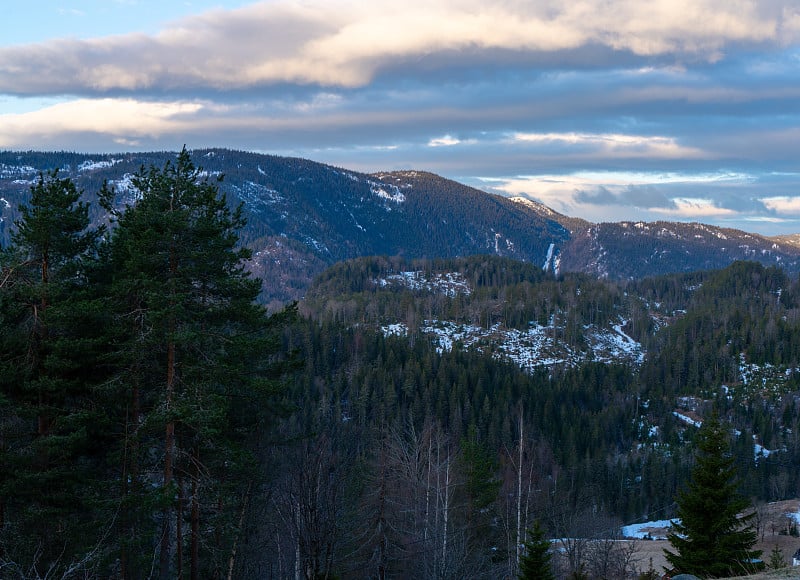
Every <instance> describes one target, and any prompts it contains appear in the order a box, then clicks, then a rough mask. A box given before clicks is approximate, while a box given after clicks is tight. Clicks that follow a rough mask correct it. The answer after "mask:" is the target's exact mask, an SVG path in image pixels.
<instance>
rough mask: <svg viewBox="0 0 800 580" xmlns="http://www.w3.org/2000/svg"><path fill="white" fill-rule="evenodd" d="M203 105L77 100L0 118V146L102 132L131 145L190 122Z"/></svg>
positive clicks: (20, 145)
mask: <svg viewBox="0 0 800 580" xmlns="http://www.w3.org/2000/svg"><path fill="white" fill-rule="evenodd" d="M203 108H204V107H203V105H202V104H200V103H193V102H165V103H162V102H152V103H148V102H139V101H135V100H133V99H98V100H91V99H80V100H76V101H69V102H65V103H59V104H55V105H52V106H49V107H46V108H44V109H40V110H38V111H31V112H26V113H19V114H5V115H0V147H9V148H13V147H25V146H26V143H28V142H29V140H30V139H31V138H32V137H38V138H42V139H47V138H48V137H50V136H55V135H59V134H62V133H102V134H108V135H111V136H112V137H113V138H114V140H115V142H117V143H120V144H124V145H131V144H132V143H136V142H137V141H136V138H137V137H145V136H147V137H153V136H158V135H160V134H163V133H165V132H170V131H175V130H176V129H178V128H180V127H184V126H186V125H187V124H188V123H189V119H191V118H192V117H193V116H194V115H195V114H197V113H198V112H200V111H201V110H202V109H203Z"/></svg>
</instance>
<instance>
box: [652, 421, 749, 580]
mask: <svg viewBox="0 0 800 580" xmlns="http://www.w3.org/2000/svg"><path fill="white" fill-rule="evenodd" d="M729 439H730V430H729V429H726V428H725V427H724V426H723V424H722V423H721V422H720V421H719V419H718V418H717V416H716V415H713V416H712V417H711V418H710V419H708V420H706V421H704V422H703V425H702V427H701V428H700V430H699V432H698V434H697V450H696V454H695V455H696V464H695V466H694V468H693V470H692V478H691V482H690V484H689V486H688V487H687V488H686V489H685V490H684V491H683V492H682V493H680V494H679V496H678V500H677V501H678V518H679V519H680V522H676V523H674V524H673V531H672V533H671V534H670V535H669V541H670V543H671V544H672V546H673V547H674V548H675V551H674V552H672V551H670V550H665V553H666V557H667V560H668V561H669V563H670V564H671V565H672V567H673V569H674V570H675V571H677V572H682V573H687V574H694V575H697V576H700V577H704V578H709V577H710V578H722V577H727V576H732V575H741V574H743V573H746V572H747V571H749V570H752V569H753V568H754V567H755V565H754V561H755V560H757V559H758V558H759V556H760V555H761V552H760V551H758V550H753V549H752V548H753V546H754V545H755V543H756V539H757V538H756V532H755V530H754V529H753V528H752V526H751V525H750V519H751V518H752V516H751V515H745V516H743V515H741V514H742V512H744V511H745V510H747V508H748V507H749V506H750V504H749V502H748V501H747V500H746V499H745V498H744V497H743V496H741V495H740V494H739V493H738V491H737V486H738V482H737V478H736V469H735V465H734V458H733V457H732V456H731V453H730V441H729Z"/></svg>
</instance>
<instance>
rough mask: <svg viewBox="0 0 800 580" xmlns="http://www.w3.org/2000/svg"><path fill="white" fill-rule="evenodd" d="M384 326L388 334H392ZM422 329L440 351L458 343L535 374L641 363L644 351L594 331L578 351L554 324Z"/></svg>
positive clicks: (431, 325)
mask: <svg viewBox="0 0 800 580" xmlns="http://www.w3.org/2000/svg"><path fill="white" fill-rule="evenodd" d="M387 329H388V327H384V333H387V332H388V330H387ZM420 330H421V331H422V332H424V333H426V334H430V335H432V337H433V339H434V342H435V343H436V345H437V350H438V351H439V352H442V351H448V350H451V349H452V348H453V346H454V345H455V344H460V345H461V346H462V347H463V348H466V349H474V350H478V351H480V352H485V353H491V354H492V355H493V356H495V357H497V358H504V359H506V360H510V361H512V362H514V363H516V364H517V365H519V366H520V367H522V368H523V369H526V370H528V371H533V370H535V369H537V368H541V367H550V366H555V365H568V366H577V365H578V364H580V363H581V362H584V361H586V360H589V359H592V360H596V361H609V362H610V361H618V362H622V361H626V362H630V363H634V364H639V363H641V362H642V361H643V360H644V351H643V349H642V346H641V345H640V344H639V343H636V342H635V341H633V340H632V339H630V337H626V338H621V337H620V336H619V335H618V334H617V333H616V332H610V331H607V330H602V329H594V328H593V329H591V331H590V332H589V333H587V343H588V344H589V349H588V350H586V351H582V350H577V349H575V348H572V347H571V346H569V345H568V344H566V343H565V342H564V341H563V340H561V339H560V333H561V329H560V328H559V327H557V326H555V325H553V324H550V325H547V326H541V325H538V324H531V326H530V327H529V328H528V329H527V330H524V331H523V330H519V329H516V328H506V327H504V326H503V325H502V324H501V323H496V324H494V325H493V326H491V327H490V328H486V327H482V326H475V325H471V324H458V323H455V322H451V321H442V320H426V321H425V324H424V325H423V326H422V327H421V328H420Z"/></svg>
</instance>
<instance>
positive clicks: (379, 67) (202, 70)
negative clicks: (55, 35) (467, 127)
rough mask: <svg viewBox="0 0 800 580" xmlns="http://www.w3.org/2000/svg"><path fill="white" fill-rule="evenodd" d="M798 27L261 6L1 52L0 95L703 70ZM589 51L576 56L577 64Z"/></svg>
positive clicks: (665, 15)
mask: <svg viewBox="0 0 800 580" xmlns="http://www.w3.org/2000/svg"><path fill="white" fill-rule="evenodd" d="M799 22H800V9H798V7H797V6H796V4H795V3H794V2H790V1H788V0H787V1H778V0H771V1H770V2H755V1H748V0H654V1H652V2H640V1H639V0H618V1H615V2H607V1H605V0H587V1H585V2H569V3H564V2H561V1H557V0H540V1H537V2H530V1H526V0H506V1H505V2H502V3H499V2H498V3H489V4H487V3H486V2H483V1H481V0H406V1H404V2H402V3H397V2H393V1H389V0H386V1H373V2H358V1H354V0H353V1H347V0H338V1H337V0H308V1H307V2H304V3H297V2H291V3H290V2H259V3H256V4H253V5H251V6H247V7H244V8H240V9H237V10H228V11H224V10H214V11H211V12H208V13H205V14H202V15H198V16H194V17H190V18H186V19H183V20H180V21H178V22H176V23H175V24H173V25H171V26H169V27H167V28H165V29H164V30H163V31H162V32H161V33H159V34H157V35H143V34H128V35H120V36H111V37H105V38H94V39H89V40H77V39H60V40H53V41H50V42H46V43H41V44H33V45H24V46H15V47H8V48H4V49H1V50H0V92H6V93H10V94H20V95H23V94H28V95H36V94H38V95H43V94H92V93H105V92H109V91H139V90H150V91H159V90H163V91H170V90H182V89H197V88H199V87H202V88H206V89H212V90H216V91H230V90H237V89H245V88H248V87H259V86H268V85H276V84H282V83H290V84H300V85H316V86H326V87H361V86H365V85H366V84H368V83H369V82H371V81H372V80H374V79H375V78H376V75H378V74H379V73H381V72H386V71H389V70H392V68H393V67H402V66H404V65H405V64H406V63H408V62H414V61H417V62H420V61H426V60H430V59H431V57H436V56H437V55H438V56H442V55H444V56H447V55H450V56H451V57H454V58H457V59H459V58H460V59H467V60H466V61H465V62H468V61H469V60H470V59H472V58H474V56H475V54H483V53H490V54H491V58H492V59H494V64H495V65H501V64H503V63H505V62H507V61H508V62H516V61H518V60H519V58H520V55H526V56H525V57H524V58H525V59H527V60H529V61H531V62H536V61H537V60H540V61H547V60H550V59H551V56H550V55H554V54H559V53H562V52H563V53H565V54H567V53H568V54H569V55H570V58H576V56H577V55H579V54H580V53H575V52H574V51H576V50H577V49H580V48H583V47H602V48H606V49H610V50H612V51H614V52H617V53H626V54H632V55H635V56H637V57H641V58H649V57H654V56H663V55H670V57H671V58H674V59H678V60H684V59H688V60H693V61H694V60H696V61H705V62H714V61H716V60H719V59H720V58H722V57H723V56H724V54H725V51H726V50H727V49H729V48H730V47H732V46H736V45H739V44H750V45H754V46H755V45H758V46H765V45H766V46H769V45H772V46H774V47H776V48H777V47H780V46H784V45H788V44H791V43H794V42H797V41H798V39H800V24H798V23H799ZM570 51H572V52H570ZM591 54H592V51H591V50H590V51H587V52H585V53H584V55H583V56H582V57H581V58H584V59H586V64H588V65H589V66H591V65H592V62H593V61H592V57H591ZM458 55H460V56H458ZM434 60H435V58H434ZM450 64H452V62H450Z"/></svg>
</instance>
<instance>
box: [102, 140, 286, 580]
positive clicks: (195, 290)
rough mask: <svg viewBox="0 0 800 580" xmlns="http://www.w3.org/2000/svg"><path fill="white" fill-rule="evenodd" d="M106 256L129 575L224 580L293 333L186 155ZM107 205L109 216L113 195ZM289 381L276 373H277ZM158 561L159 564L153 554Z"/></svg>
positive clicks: (143, 187)
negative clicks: (286, 340) (265, 302)
mask: <svg viewBox="0 0 800 580" xmlns="http://www.w3.org/2000/svg"><path fill="white" fill-rule="evenodd" d="M133 184H134V186H135V187H136V188H137V190H138V191H139V193H140V195H141V197H140V199H139V200H138V202H137V203H136V205H135V206H131V207H128V208H127V209H126V210H125V211H124V212H121V213H119V212H118V213H116V218H117V227H116V229H115V230H114V231H113V237H112V239H111V242H110V248H109V250H108V265H107V268H108V271H109V274H110V275H109V283H110V288H109V290H108V294H109V296H111V297H112V300H111V304H110V307H111V308H113V311H114V320H115V326H116V328H115V333H116V335H117V337H118V338H117V339H116V341H115V348H114V352H113V353H112V354H111V360H112V363H113V366H114V367H115V368H116V369H117V374H116V378H115V380H114V381H111V382H109V388H110V391H111V392H110V398H112V399H115V400H117V401H118V402H119V407H118V409H117V411H116V416H117V417H118V419H117V425H119V429H120V432H119V433H118V437H117V438H118V440H119V441H120V446H119V460H118V461H119V464H118V469H119V471H120V473H119V479H120V481H121V483H122V490H121V494H122V496H121V505H122V506H123V509H122V513H121V514H120V526H119V542H120V547H121V550H120V556H119V561H120V567H121V570H120V575H121V576H123V577H125V578H138V577H142V576H147V575H148V574H149V571H150V570H151V569H154V570H156V571H157V575H158V577H160V578H165V579H166V578H176V577H184V576H188V577H190V578H200V577H205V578H211V577H221V576H223V575H224V573H226V572H228V571H229V570H231V569H233V568H234V567H235V565H236V562H235V554H236V542H237V537H238V529H239V522H240V521H242V519H243V514H244V512H243V510H244V509H245V506H246V505H247V500H248V494H249V493H250V492H251V490H252V489H253V486H252V485H251V482H252V481H253V478H254V473H253V471H252V468H253V464H254V461H253V457H252V454H250V453H249V452H248V444H249V443H253V439H257V438H258V436H259V433H260V430H259V427H260V422H263V419H264V417H266V416H267V415H268V413H267V408H268V405H269V403H270V401H271V400H273V395H274V394H275V385H276V383H275V381H274V380H273V379H274V378H275V375H276V372H278V371H279V370H280V364H278V366H277V368H278V371H276V366H275V364H273V363H274V361H273V360H272V359H271V358H270V355H271V354H273V353H275V351H276V350H277V348H279V346H280V345H278V344H276V343H275V342H274V341H272V339H273V338H274V331H275V329H276V328H278V329H279V328H280V326H281V325H282V324H283V323H284V322H285V318H282V317H269V316H267V314H266V313H265V311H264V309H263V308H262V307H260V306H258V305H257V304H256V302H255V300H256V298H257V296H258V293H259V291H260V281H258V280H255V279H253V278H251V277H250V276H249V274H248V273H247V271H246V270H245V267H244V266H245V260H246V259H247V258H249V256H250V253H249V251H248V250H246V249H243V248H240V247H238V241H239V238H238V230H239V229H240V228H241V226H242V225H243V224H244V220H243V218H242V215H241V211H240V210H235V211H234V210H231V209H230V208H229V207H228V206H227V204H226V200H225V198H224V196H222V195H221V194H220V193H219V189H218V185H217V183H216V180H210V179H209V178H208V176H207V175H206V174H204V173H203V172H202V171H201V170H200V169H199V168H196V167H195V166H194V165H193V163H192V161H191V157H190V155H189V153H188V152H187V151H186V150H185V149H184V150H183V151H181V153H180V154H179V155H178V157H177V159H176V160H175V161H174V162H168V163H167V164H166V165H165V166H164V167H163V168H153V167H151V168H149V169H145V168H143V169H142V170H141V171H140V172H139V173H138V174H137V175H136V176H135V177H134V179H133ZM102 199H103V200H104V207H106V208H107V209H109V210H110V209H112V207H111V206H112V204H111V201H112V198H111V192H109V191H105V192H104V193H103V197H102ZM278 374H279V372H278ZM154 553H155V554H156V556H155V561H153V555H154Z"/></svg>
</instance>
